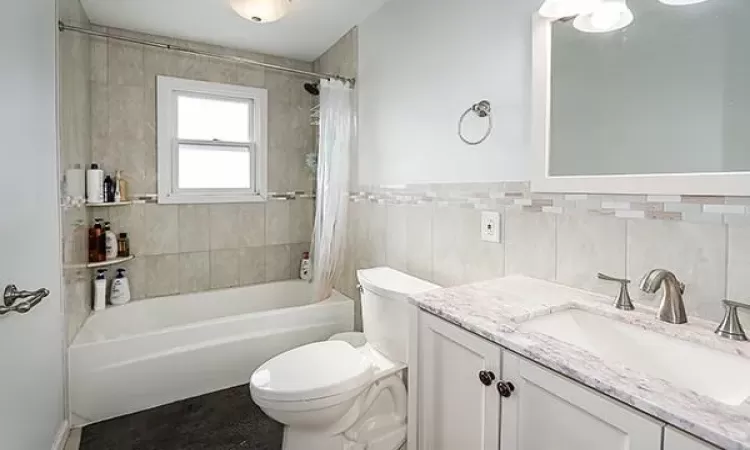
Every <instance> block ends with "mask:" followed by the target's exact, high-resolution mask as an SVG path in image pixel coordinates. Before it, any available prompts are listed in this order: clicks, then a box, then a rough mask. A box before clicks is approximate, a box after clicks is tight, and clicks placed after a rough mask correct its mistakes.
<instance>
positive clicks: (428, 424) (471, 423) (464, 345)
mask: <svg viewBox="0 0 750 450" xmlns="http://www.w3.org/2000/svg"><path fill="white" fill-rule="evenodd" d="M418 328H419V330H418V333H417V335H418V339H419V343H418V353H419V355H418V357H417V364H418V367H417V372H418V374H417V395H418V400H417V414H418V424H417V433H418V435H419V438H418V444H417V446H416V448H418V449H419V450H458V449H467V450H469V449H471V450H497V448H498V439H499V433H500V427H499V424H500V396H499V395H498V393H497V390H496V389H495V383H496V382H497V377H498V374H499V372H500V355H501V349H500V347H498V346H496V345H495V344H493V343H491V342H489V341H486V340H484V339H482V338H480V337H478V336H476V335H474V334H471V333H469V332H467V331H464V330H462V329H461V328H459V327H457V326H455V325H452V324H450V323H448V322H446V321H444V320H442V319H439V318H437V317H435V316H432V315H430V314H427V313H421V312H420V313H419V325H418ZM413 362H414V359H411V364H413ZM410 370H412V369H410ZM480 372H481V373H482V379H483V380H484V381H485V383H487V384H485V383H483V382H482V380H480V378H479V376H480V375H479V374H480ZM410 395H412V397H411V398H410V401H414V393H412V394H410ZM414 444H415V443H414V441H413V440H411V441H410V445H409V449H414V448H415V446H414Z"/></svg>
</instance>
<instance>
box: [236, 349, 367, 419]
mask: <svg viewBox="0 0 750 450" xmlns="http://www.w3.org/2000/svg"><path fill="white" fill-rule="evenodd" d="M374 375H375V368H374V367H373V364H372V362H371V360H370V359H368V358H367V356H366V355H365V354H363V353H362V352H360V351H358V350H357V349H355V348H354V347H352V346H351V345H349V344H348V343H346V342H343V341H324V342H316V343H313V344H308V345H305V346H302V347H298V348H295V349H293V350H290V351H288V352H286V353H282V354H281V355H279V356H276V357H275V358H272V359H270V360H269V361H267V362H266V363H265V364H263V365H262V366H260V367H259V368H258V370H256V371H255V373H253V375H252V377H251V378H250V392H251V394H252V396H253V399H254V400H255V401H256V403H258V406H261V407H262V406H263V405H264V404H273V405H274V406H275V407H276V408H279V407H281V408H283V409H285V410H295V411H299V410H310V409H317V408H325V407H326V406H330V405H332V404H337V403H340V402H344V401H346V400H348V399H350V398H352V397H355V396H356V395H359V394H360V393H361V392H362V391H363V390H364V389H365V388H367V386H368V385H369V384H370V383H371V381H372V380H373V377H374Z"/></svg>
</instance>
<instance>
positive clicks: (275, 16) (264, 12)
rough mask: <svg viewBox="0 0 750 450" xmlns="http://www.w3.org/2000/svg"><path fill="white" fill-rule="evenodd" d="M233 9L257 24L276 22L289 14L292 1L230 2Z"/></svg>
mask: <svg viewBox="0 0 750 450" xmlns="http://www.w3.org/2000/svg"><path fill="white" fill-rule="evenodd" d="M229 4H230V6H231V7H232V9H233V10H234V11H235V12H236V13H237V14H239V15H240V16H242V17H244V18H245V19H247V20H252V21H253V22H257V23H270V22H276V21H277V20H279V19H281V18H282V17H284V16H285V15H287V13H288V12H289V4H290V0H229Z"/></svg>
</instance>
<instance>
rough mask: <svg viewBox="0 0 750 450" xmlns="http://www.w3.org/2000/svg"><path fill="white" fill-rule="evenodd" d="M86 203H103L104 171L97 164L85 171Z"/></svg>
mask: <svg viewBox="0 0 750 450" xmlns="http://www.w3.org/2000/svg"><path fill="white" fill-rule="evenodd" d="M86 201H87V202H89V203H104V171H103V170H101V169H100V168H99V165H98V164H92V165H91V168H90V169H89V170H87V171H86Z"/></svg>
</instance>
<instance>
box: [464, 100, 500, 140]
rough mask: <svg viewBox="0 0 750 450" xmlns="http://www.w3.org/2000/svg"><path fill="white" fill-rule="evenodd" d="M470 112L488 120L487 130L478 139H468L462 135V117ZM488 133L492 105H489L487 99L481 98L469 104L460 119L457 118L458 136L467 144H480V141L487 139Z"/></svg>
mask: <svg viewBox="0 0 750 450" xmlns="http://www.w3.org/2000/svg"><path fill="white" fill-rule="evenodd" d="M470 112H473V113H474V114H476V115H477V116H479V117H482V118H484V117H486V118H487V120H488V122H489V123H488V125H487V132H486V133H485V134H484V136H482V138H481V139H479V140H478V141H470V140H468V139H466V138H465V137H464V132H463V124H464V119H466V116H468V115H469V113H470ZM490 133H492V106H491V105H490V102H489V100H482V101H481V102H479V103H475V104H473V105H471V108H469V109H467V110H466V112H464V113H463V114H462V115H461V119H459V121H458V137H460V138H461V140H462V141H464V142H465V143H467V144H469V145H479V144H481V143H482V142H484V141H485V140H487V138H488V137H490Z"/></svg>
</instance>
